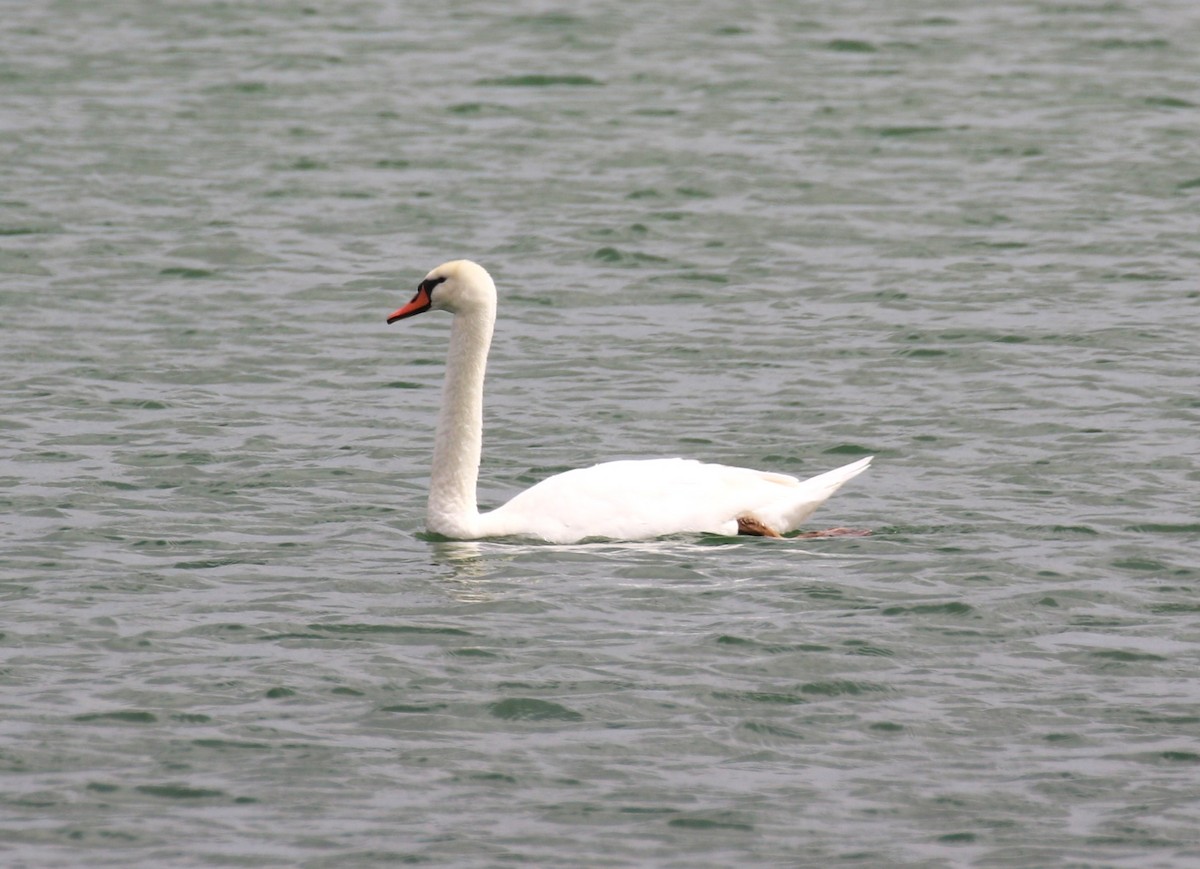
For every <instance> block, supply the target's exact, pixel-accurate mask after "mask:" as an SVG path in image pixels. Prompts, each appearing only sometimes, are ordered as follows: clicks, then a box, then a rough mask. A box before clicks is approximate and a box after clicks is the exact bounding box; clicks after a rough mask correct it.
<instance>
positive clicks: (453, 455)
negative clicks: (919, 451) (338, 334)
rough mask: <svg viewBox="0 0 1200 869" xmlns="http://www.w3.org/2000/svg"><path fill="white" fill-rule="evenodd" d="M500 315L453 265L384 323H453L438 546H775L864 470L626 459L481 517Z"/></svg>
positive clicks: (435, 511) (483, 279)
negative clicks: (518, 542) (705, 541)
mask: <svg viewBox="0 0 1200 869" xmlns="http://www.w3.org/2000/svg"><path fill="white" fill-rule="evenodd" d="M496 304H497V294H496V284H495V282H494V281H493V280H492V277H491V275H489V274H488V272H487V270H486V269H484V268H483V266H481V265H479V264H478V263H475V262H472V261H471V260H465V259H460V260H451V261H450V262H446V263H443V264H442V265H440V266H438V267H437V268H435V269H434V270H433V271H431V272H429V273H428V274H427V275H426V276H425V279H424V280H422V281H421V283H420V284H419V285H418V287H417V291H416V294H415V295H414V296H413V297H412V299H411V301H409V302H408V303H407V304H405V305H403V306H401V307H400V308H397V309H396V310H395V311H394V312H392V313H391V314H390V315H388V317H387V322H388V324H391V323H395V322H397V321H400V320H405V319H408V318H409V317H415V316H416V315H418V314H422V313H424V312H426V311H448V312H449V313H450V314H452V315H453V320H452V322H451V326H450V340H449V349H448V353H447V359H446V374H445V383H444V385H443V390H442V405H441V411H440V412H439V415H438V420H437V428H436V435H435V438H434V447H433V461H432V466H431V470H430V482H429V502H428V509H427V511H426V529H427V530H428V531H429V532H431V533H432V534H433V535H438V536H440V537H443V538H447V539H451V540H479V539H484V538H494V537H514V538H528V539H532V540H537V541H542V542H547V543H558V544H570V543H579V542H581V541H593V540H596V541H601V540H604V541H620V542H626V541H640V540H651V539H654V538H659V537H667V536H672V535H681V534H717V535H729V536H732V535H736V534H746V535H753V536H760V537H782V536H784V535H786V534H789V533H790V532H792V531H795V530H796V528H797V527H798V526H799V525H800V523H801V522H803V521H804V520H805V519H807V518H808V517H809V516H810V515H811V514H812V513H813V511H815V510H816V509H817V508H818V507H819V506H820V505H821V504H822V503H824V501H825V500H826V499H828V498H829V497H830V496H831V495H832V494H833V493H834V492H836V491H837V490H838V489H839V488H840V487H841V486H842V484H843V483H845V482H846V481H847V480H849V479H851V478H852V477H855V476H857V475H858V474H860V473H862V472H863V471H865V470H866V469H867V467H868V466H869V465H870V464H871V459H872V458H873V456H867V457H866V458H863V459H859V460H858V461H855V462H852V463H850V464H848V465H844V466H842V467H840V468H836V469H834V470H831V471H827V472H826V473H823V474H819V475H817V476H815V477H811V478H810V479H807V480H799V479H797V478H796V477H792V476H789V475H787V474H777V473H771V472H768V471H756V470H752V469H750V468H740V467H731V466H728V465H720V464H712V463H708V462H701V461H698V460H695V459H684V458H660V459H623V460H618V461H609V462H602V463H600V464H597V465H592V466H591V467H585V468H577V469H574V470H570V471H565V472H563V473H560V474H556V475H554V476H552V477H548V478H546V479H545V480H542V481H541V482H539V483H537V484H535V485H533V486H531V487H530V488H528V489H526V490H525V491H523V492H520V493H519V494H517V495H516V496H514V497H513V498H512V499H511V500H509V501H508V502H507V503H505V504H503V505H502V506H500V507H497V508H496V509H494V510H490V511H487V512H480V510H479V506H478V502H477V499H476V487H477V485H478V480H479V463H480V455H481V452H482V448H483V384H484V372H485V369H486V367H487V358H488V350H489V348H490V346H491V341H492V331H493V329H494V327H495V322H496ZM833 532H844V533H866V532H854V531H851V530H850V529H833ZM810 536H815V535H810Z"/></svg>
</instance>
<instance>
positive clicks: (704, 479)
mask: <svg viewBox="0 0 1200 869" xmlns="http://www.w3.org/2000/svg"><path fill="white" fill-rule="evenodd" d="M869 462H870V460H869V459H864V460H862V461H860V462H855V463H854V464H853V465H847V466H845V467H844V468H839V469H837V470H835V471H830V472H829V473H826V474H821V475H819V476H817V477H814V478H812V479H811V480H805V481H801V480H798V479H796V478H795V477H790V476H787V475H786V474H775V473H769V472H764V471H755V470H751V469H749V468H737V467H731V466H728V465H714V464H705V463H702V462H697V461H693V460H690V459H649V460H641V461H637V460H635V461H617V462H605V463H603V464H600V465H594V466H592V467H590V468H580V469H578V470H573V471H567V472H566V473H563V474H558V475H556V476H554V477H550V478H549V479H546V480H543V481H542V482H541V483H538V484H537V485H535V486H533V487H532V488H530V489H528V490H526V491H524V492H522V493H521V494H519V495H517V496H516V497H515V498H513V499H512V500H511V501H509V502H508V503H507V504H505V505H504V506H502V507H500V508H499V509H497V510H494V511H492V512H491V513H486V514H484V515H483V516H482V517H481V519H482V520H483V521H484V522H485V524H486V527H487V533H488V534H490V535H504V534H519V535H525V536H536V537H540V538H542V539H545V540H549V541H552V542H557V543H568V542H573V541H577V540H582V539H586V538H608V539H620V540H646V539H651V538H654V537H663V536H666V535H669V534H681V533H696V532H709V533H714V534H736V533H737V520H738V519H739V518H741V517H753V518H757V519H759V520H761V521H763V522H765V523H766V524H767V525H769V526H770V527H772V528H774V529H776V530H778V531H780V532H786V531H790V530H792V529H794V528H795V527H796V525H798V524H799V523H800V522H802V521H803V520H804V519H805V518H807V517H808V515H810V514H811V513H812V512H813V511H814V510H815V509H816V508H817V507H818V506H820V504H821V502H823V501H824V500H825V499H826V498H828V497H829V496H830V495H832V494H833V493H834V492H835V491H836V490H837V488H838V487H839V486H841V484H842V483H844V482H845V481H846V480H848V479H850V477H853V476H854V475H855V474H858V473H860V472H861V471H863V470H865V468H866V466H867V464H869Z"/></svg>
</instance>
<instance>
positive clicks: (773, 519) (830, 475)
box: [755, 456, 875, 534]
mask: <svg viewBox="0 0 1200 869" xmlns="http://www.w3.org/2000/svg"><path fill="white" fill-rule="evenodd" d="M873 458H875V457H874V456H867V457H866V458H865V459H859V460H858V461H857V462H851V463H850V464H848V465H842V467H840V468H834V469H833V470H832V471H826V472H825V473H824V474H818V475H817V476H815V477H810V478H809V479H807V480H801V481H800V485H799V486H798V487H796V488H795V489H792V490H791V491H790V492H789V493H788V497H787V498H782V499H780V500H779V501H776V502H774V503H772V504H770V505H769V506H768V507H767V508H766V509H765V510H760V511H755V515H757V516H758V518H760V519H762V520H763V521H764V522H766V523H767V524H768V525H770V526H771V527H772V528H775V529H778V530H779V532H780V533H782V534H786V533H788V532H789V531H795V530H796V528H798V527H799V526H800V523H801V522H803V521H804V520H805V519H807V518H808V517H809V516H811V515H812V514H813V513H814V512H816V509H817V508H818V507H820V506H821V505H822V504H824V503H825V502H826V501H827V500H829V498H830V496H831V495H833V493H834V492H836V491H837V490H838V489H840V488H841V487H842V484H843V483H845V482H846V481H847V480H849V479H851V478H853V477H857V476H858V475H859V474H861V473H862V472H863V471H865V470H866V469H867V468H868V467H870V466H871V459H873Z"/></svg>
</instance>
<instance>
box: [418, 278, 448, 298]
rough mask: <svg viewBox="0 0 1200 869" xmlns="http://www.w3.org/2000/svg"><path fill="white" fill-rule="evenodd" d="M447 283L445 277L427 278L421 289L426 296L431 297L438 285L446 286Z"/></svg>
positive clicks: (422, 282)
mask: <svg viewBox="0 0 1200 869" xmlns="http://www.w3.org/2000/svg"><path fill="white" fill-rule="evenodd" d="M445 282H446V278H445V276H442V277H438V278H426V279H425V280H423V281H421V289H422V290H424V291H425V295H429V294H430V293H432V292H433V288H434V287H436V286H437V285H438V284H444V283H445Z"/></svg>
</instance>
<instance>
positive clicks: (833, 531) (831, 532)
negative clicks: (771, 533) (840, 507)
mask: <svg viewBox="0 0 1200 869" xmlns="http://www.w3.org/2000/svg"><path fill="white" fill-rule="evenodd" d="M870 533H871V529H870V528H826V529H825V530H824V531H805V532H804V533H803V534H797V535H796V537H867V536H868V535H870Z"/></svg>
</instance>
